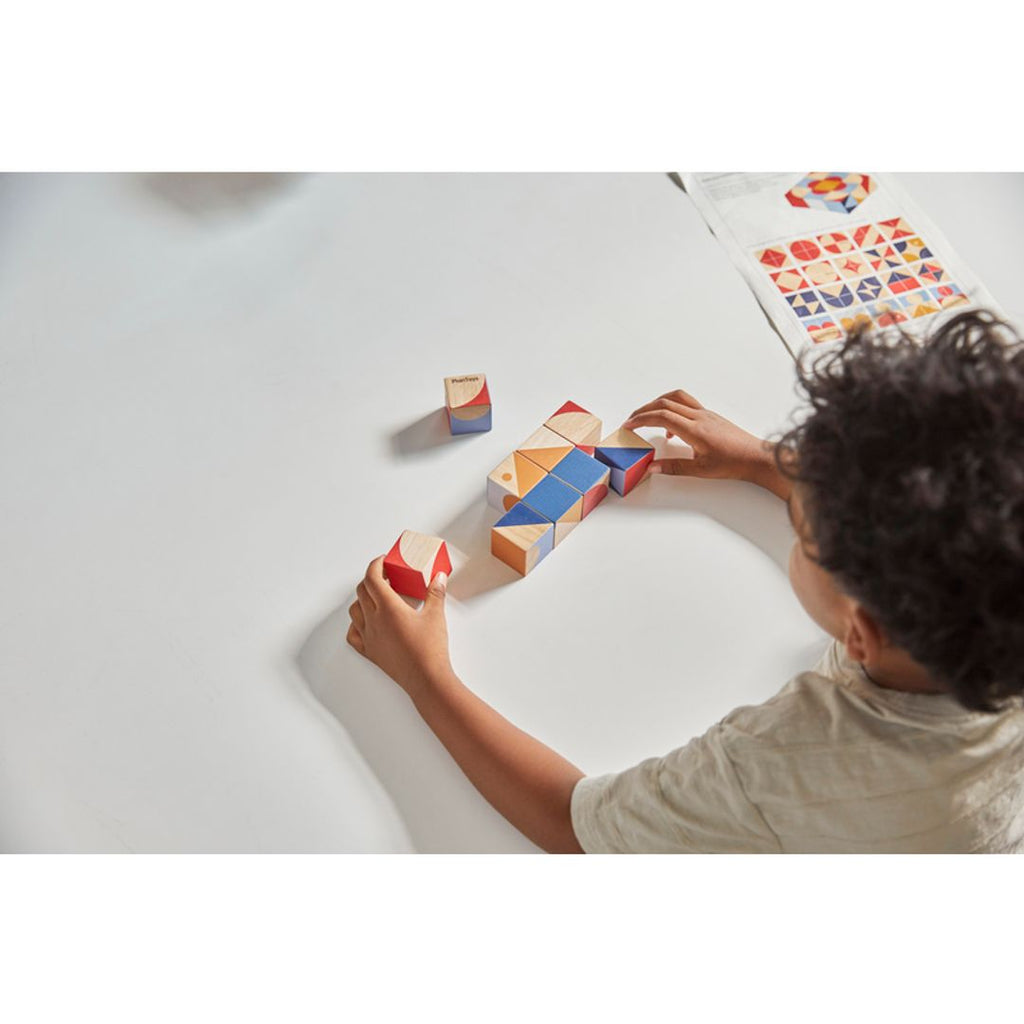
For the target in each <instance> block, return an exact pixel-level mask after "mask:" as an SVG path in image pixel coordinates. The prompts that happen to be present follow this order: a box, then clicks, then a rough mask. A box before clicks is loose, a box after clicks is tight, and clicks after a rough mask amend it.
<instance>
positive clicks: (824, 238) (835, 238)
mask: <svg viewBox="0 0 1024 1024" xmlns="http://www.w3.org/2000/svg"><path fill="white" fill-rule="evenodd" d="M818 243H819V244H820V245H821V247H822V249H824V250H825V252H830V253H832V254H833V255H834V256H841V255H842V254H843V253H844V252H849V251H850V250H851V249H852V248H853V242H851V241H850V240H849V238H847V237H846V235H844V234H842V233H840V232H838V231H832V232H829V234H827V235H818Z"/></svg>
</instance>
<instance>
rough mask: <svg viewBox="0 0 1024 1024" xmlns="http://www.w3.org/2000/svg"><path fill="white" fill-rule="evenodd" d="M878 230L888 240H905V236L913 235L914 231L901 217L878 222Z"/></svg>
mask: <svg viewBox="0 0 1024 1024" xmlns="http://www.w3.org/2000/svg"><path fill="white" fill-rule="evenodd" d="M878 229H879V231H881V232H882V234H884V235H885V237H886V238H887V239H890V240H895V239H897V238H906V237H907V235H912V234H913V233H914V229H913V228H912V227H911V226H910V225H909V224H908V223H907V222H906V221H905V220H904V219H903V218H902V217H894V218H893V219H892V220H880V221H879V222H878Z"/></svg>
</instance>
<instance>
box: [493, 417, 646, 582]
mask: <svg viewBox="0 0 1024 1024" xmlns="http://www.w3.org/2000/svg"><path fill="white" fill-rule="evenodd" d="M653 457H654V449H653V447H652V446H651V445H650V444H648V443H647V442H646V441H645V440H644V439H643V438H642V437H640V436H639V435H638V434H634V433H633V432H632V431H631V430H617V431H615V432H614V433H613V434H611V435H610V436H609V437H607V438H605V439H604V440H603V441H602V440H601V421H600V420H599V419H598V418H597V417H596V416H594V415H593V414H592V413H590V412H588V411H587V410H586V409H584V408H583V407H582V406H579V405H576V404H575V403H574V402H566V403H565V405H563V406H562V407H561V408H560V409H559V410H558V411H557V412H556V413H555V414H554V415H553V416H552V417H551V418H550V419H549V420H547V422H545V424H544V425H543V426H542V427H540V428H539V429H538V430H536V431H535V432H534V433H532V434H531V435H530V436H529V437H528V438H527V439H526V440H525V441H524V442H523V443H522V444H521V445H520V446H519V447H518V448H517V449H516V450H515V451H514V452H512V454H511V455H509V456H508V457H507V458H506V459H504V460H503V461H502V462H501V463H500V464H499V465H498V466H496V467H495V468H494V470H492V471H491V473H490V475H489V476H488V477H487V500H488V502H489V503H490V504H491V505H493V506H494V507H495V508H497V509H499V510H500V511H502V512H503V513H504V514H503V515H502V516H501V518H500V519H499V520H498V521H497V522H496V523H495V524H494V527H493V528H492V529H491V553H492V554H493V555H494V556H495V557H496V558H500V559H501V561H503V562H505V563H506V565H509V566H511V568H513V569H515V570H516V572H518V573H520V574H521V575H523V576H525V575H526V574H527V573H528V572H530V570H531V569H533V568H534V566H536V565H537V563H538V562H540V561H541V560H542V559H543V558H544V557H545V556H546V555H548V554H550V553H551V552H552V551H553V550H554V549H555V548H556V547H557V546H558V545H559V544H560V543H561V542H562V541H563V540H565V538H566V537H567V536H568V535H569V534H570V533H571V532H572V531H573V530H574V529H575V528H576V527H577V526H578V525H579V524H580V523H581V522H582V521H583V520H584V519H585V518H586V517H587V516H588V515H590V513H591V512H592V511H593V510H594V509H595V508H596V507H597V506H598V505H599V504H600V503H601V502H602V501H603V500H604V498H605V496H606V495H607V494H608V487H609V485H610V486H611V487H612V488H613V489H614V490H615V491H617V492H618V493H619V494H622V495H625V494H628V493H629V491H631V490H632V489H633V487H635V486H636V484H637V483H639V481H640V480H642V479H643V476H644V473H645V471H646V468H647V465H648V464H649V463H650V461H651V459H652V458H653Z"/></svg>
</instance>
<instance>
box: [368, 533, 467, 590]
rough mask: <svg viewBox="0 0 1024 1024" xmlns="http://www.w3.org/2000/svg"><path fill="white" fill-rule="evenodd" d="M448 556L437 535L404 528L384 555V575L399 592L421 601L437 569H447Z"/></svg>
mask: <svg viewBox="0 0 1024 1024" xmlns="http://www.w3.org/2000/svg"><path fill="white" fill-rule="evenodd" d="M451 571H452V560H451V559H450V558H449V557H448V546H447V545H446V544H445V542H444V541H443V540H442V539H441V538H440V537H429V536H427V535H426V534H425V533H414V532H413V531H412V530H405V531H403V532H402V535H401V537H399V538H398V540H396V541H395V543H394V546H393V547H392V548H391V550H390V551H389V552H388V553H387V554H386V555H385V556H384V575H385V576H386V577H387V578H388V582H389V583H390V584H391V586H392V587H393V588H394V589H395V590H397V591H398V593H399V594H405V595H406V596H407V597H415V598H418V599H419V600H420V601H422V600H423V599H424V598H425V597H426V596H427V587H429V586H430V583H431V581H432V580H433V578H434V577H435V576H436V575H437V574H438V573H439V572H446V573H450V572H451Z"/></svg>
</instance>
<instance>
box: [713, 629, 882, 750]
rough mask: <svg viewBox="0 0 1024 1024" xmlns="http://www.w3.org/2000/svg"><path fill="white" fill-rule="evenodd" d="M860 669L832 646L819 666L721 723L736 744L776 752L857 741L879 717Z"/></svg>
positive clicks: (835, 644)
mask: <svg viewBox="0 0 1024 1024" xmlns="http://www.w3.org/2000/svg"><path fill="white" fill-rule="evenodd" d="M858 671H859V666H858V665H857V664H856V663H855V662H853V661H851V660H850V658H849V656H848V655H847V654H846V651H845V648H843V646H842V645H841V644H839V643H838V642H837V641H832V643H831V644H830V645H829V647H828V649H827V650H826V651H825V653H824V654H823V655H822V657H821V659H820V660H819V661H818V663H817V664H816V665H815V666H814V667H813V668H812V669H809V670H808V671H806V672H800V673H799V674H797V675H796V676H794V677H793V678H792V679H790V680H789V682H788V683H786V685H785V686H783V688H782V689H781V690H780V691H779V692H778V693H777V694H776V695H775V696H774V697H771V698H769V699H768V700H766V701H765V702H764V703H763V704H756V705H751V706H747V707H740V708H737V709H736V710H735V711H732V712H730V713H729V714H728V715H726V717H725V718H724V719H723V720H722V723H721V724H722V726H723V727H724V728H725V729H726V730H727V731H728V733H729V734H730V736H731V738H732V740H733V741H734V742H742V741H743V740H744V739H746V740H748V741H750V742H753V743H757V744H768V745H773V746H774V745H778V746H793V745H797V744H816V743H830V744H834V743H836V742H837V741H843V740H853V739H858V738H861V737H862V735H863V733H864V731H865V729H866V728H870V729H873V724H872V725H869V724H868V723H869V722H871V721H872V720H873V719H875V718H876V717H877V711H876V709H874V708H872V707H871V706H870V702H869V701H868V700H866V698H865V695H864V693H863V692H862V689H861V687H860V686H859V679H858Z"/></svg>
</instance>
